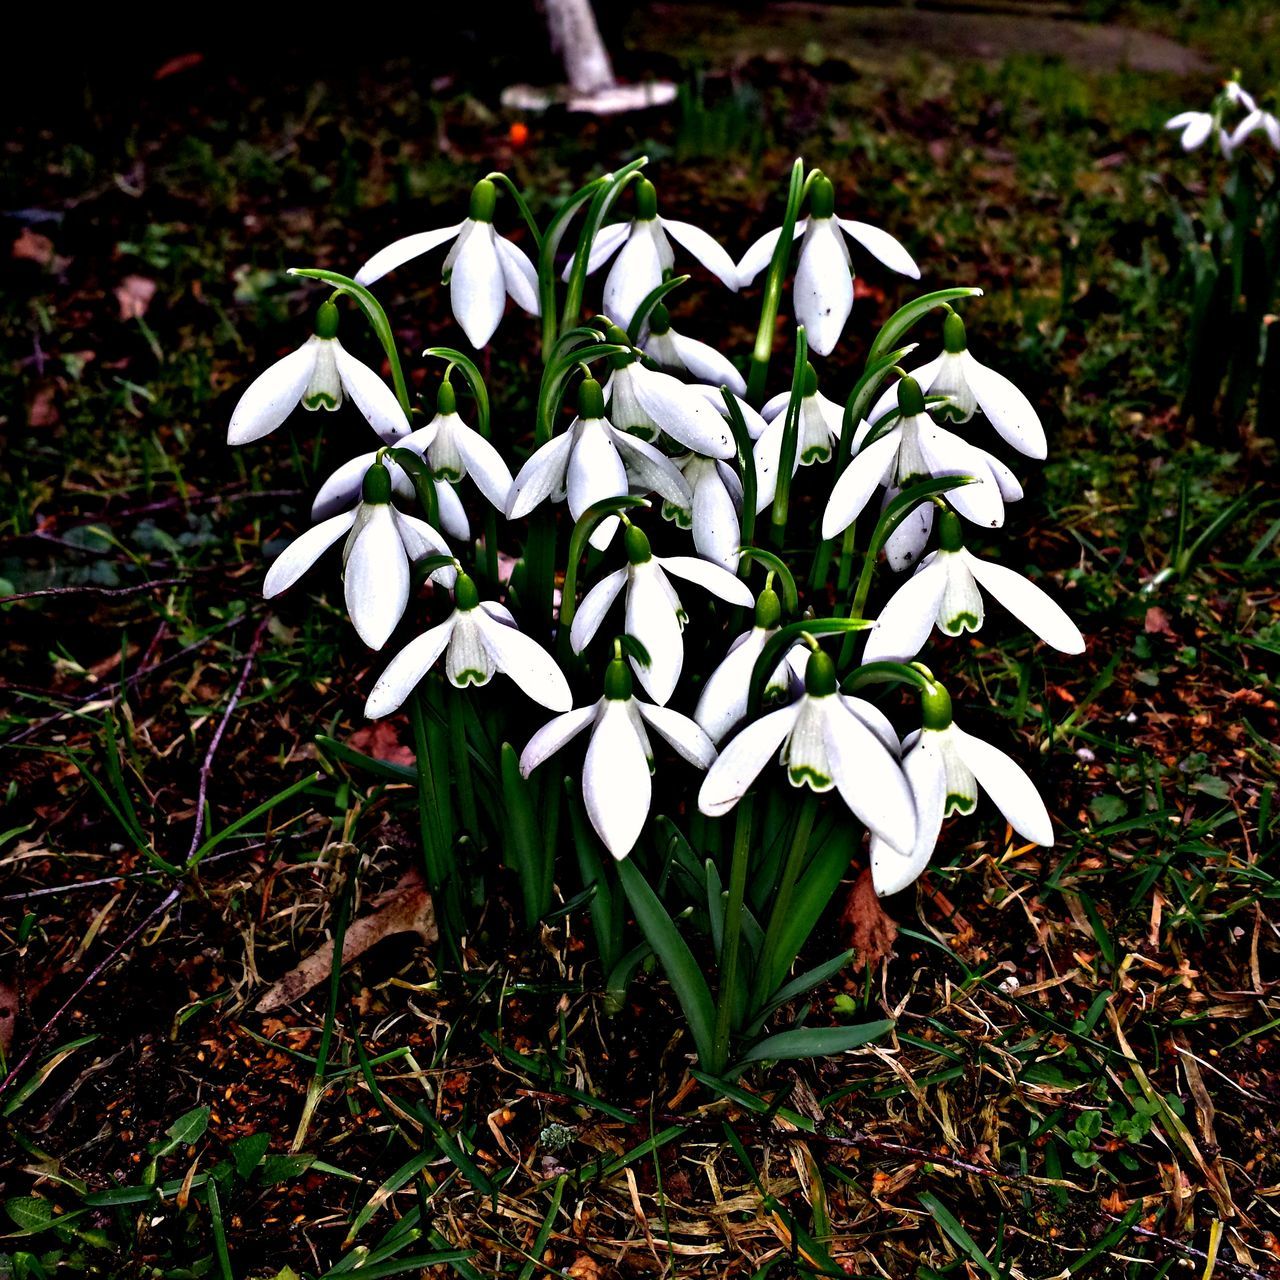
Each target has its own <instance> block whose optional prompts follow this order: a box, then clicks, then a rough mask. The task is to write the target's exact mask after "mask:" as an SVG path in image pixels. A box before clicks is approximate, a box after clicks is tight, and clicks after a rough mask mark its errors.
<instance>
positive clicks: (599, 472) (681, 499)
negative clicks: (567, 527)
mask: <svg viewBox="0 0 1280 1280" xmlns="http://www.w3.org/2000/svg"><path fill="white" fill-rule="evenodd" d="M633 491H635V492H642V493H651V492H654V491H656V492H658V493H660V494H662V496H663V497H664V498H666V499H668V500H669V501H671V502H675V503H677V504H679V505H680V506H687V505H688V503H689V502H690V501H691V499H692V494H691V493H690V491H689V486H688V484H687V483H686V481H685V478H684V476H683V475H682V474H681V472H680V471H679V469H678V468H677V467H676V465H675V464H674V463H673V462H672V461H671V460H670V459H669V458H668V457H667V456H666V454H664V453H662V452H661V450H659V449H656V448H654V446H653V445H651V444H649V443H647V442H646V441H644V440H641V439H639V438H638V437H637V436H633V435H630V434H628V433H627V432H625V431H619V430H618V429H617V428H616V427H614V425H613V424H612V423H611V422H610V421H609V420H608V418H606V417H605V412H604V393H603V391H602V390H601V387H600V384H599V383H598V382H596V380H595V379H594V378H584V379H583V382H582V385H581V387H579V389H578V416H577V417H576V418H575V419H574V420H573V422H572V423H571V424H570V426H569V429H568V430H567V431H565V432H564V433H563V434H561V435H558V436H556V437H555V438H554V439H552V440H548V441H547V443H546V444H544V445H542V446H541V448H539V449H537V450H536V451H535V452H534V453H533V455H532V457H530V458H529V460H528V461H527V462H526V463H525V464H524V466H523V467H521V468H520V473H519V474H518V475H517V476H516V478H515V481H514V482H513V483H512V486H511V496H510V498H509V500H508V503H507V515H508V517H509V518H510V519H512V520H515V519H519V518H520V517H521V516H527V515H528V514H529V512H531V511H532V510H533V509H534V507H536V506H537V505H538V504H539V503H540V502H543V501H545V500H546V499H548V498H550V499H551V500H552V501H553V502H563V501H564V499H565V497H566V496H567V497H568V499H569V512H570V514H571V515H572V516H573V518H574V519H575V520H577V519H579V518H580V517H581V516H582V513H583V512H584V511H586V510H587V508H588V507H591V506H593V505H594V504H595V503H597V502H600V501H601V500H602V499H604V498H617V497H622V496H623V495H625V494H628V493H631V492H633ZM618 524H619V521H618V517H617V516H608V517H606V518H605V519H604V520H602V521H601V522H600V523H599V524H598V525H596V527H595V529H594V530H593V532H592V534H591V545H592V546H593V547H596V548H598V549H600V550H603V549H604V548H605V547H607V546H608V545H609V543H610V542H611V541H612V540H613V535H614V533H615V532H616V531H617V528H618Z"/></svg>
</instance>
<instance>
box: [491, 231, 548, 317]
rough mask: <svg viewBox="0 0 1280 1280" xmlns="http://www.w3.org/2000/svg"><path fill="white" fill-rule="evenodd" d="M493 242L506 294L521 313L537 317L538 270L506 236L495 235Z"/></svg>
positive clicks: (538, 309)
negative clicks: (500, 265)
mask: <svg viewBox="0 0 1280 1280" xmlns="http://www.w3.org/2000/svg"><path fill="white" fill-rule="evenodd" d="M493 242H494V247H495V248H496V249H497V250H498V261H499V262H500V263H501V264H502V278H503V280H504V281H505V282H506V286H507V292H508V293H509V294H510V295H511V298H512V300H513V301H514V302H515V304H516V306H518V307H519V308H520V309H521V310H522V311H524V312H526V313H527V314H528V315H531V316H536V315H538V314H539V313H540V311H541V309H542V308H541V305H540V303H539V301H538V269H537V268H536V267H535V266H534V265H533V263H532V262H530V261H529V259H528V258H527V257H525V255H524V253H522V252H521V250H519V249H517V248H516V246H515V245H513V244H512V243H511V241H510V240H508V239H507V238H506V236H500V235H497V234H496V233H495V234H494V237H493Z"/></svg>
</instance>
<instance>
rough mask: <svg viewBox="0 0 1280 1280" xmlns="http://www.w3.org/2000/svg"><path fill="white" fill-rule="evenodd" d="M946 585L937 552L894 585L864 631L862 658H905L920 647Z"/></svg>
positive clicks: (945, 575)
mask: <svg viewBox="0 0 1280 1280" xmlns="http://www.w3.org/2000/svg"><path fill="white" fill-rule="evenodd" d="M946 589H947V566H946V562H945V561H944V560H943V558H942V557H941V556H938V557H937V558H936V559H934V560H933V561H931V562H930V563H929V564H926V565H924V566H922V567H921V569H920V571H919V572H918V573H917V574H916V575H915V576H914V577H912V578H908V579H907V581H906V582H904V583H903V584H902V586H900V587H899V588H898V590H897V591H896V592H894V594H893V598H892V599H891V600H890V601H889V603H888V604H886V605H885V606H884V608H883V609H881V610H880V614H879V616H878V617H877V619H876V625H875V626H874V627H873V628H872V629H871V630H870V631H869V632H868V633H867V647H866V649H865V650H864V651H863V655H862V660H863V662H889V661H893V662H909V661H910V660H911V659H912V658H914V657H915V656H916V654H917V653H919V652H920V650H921V649H922V648H923V647H924V642H925V641H926V640H927V639H928V638H929V633H930V632H931V631H932V630H933V625H934V623H935V622H936V621H937V618H938V608H939V606H940V605H941V603H942V595H943V592H944V591H946Z"/></svg>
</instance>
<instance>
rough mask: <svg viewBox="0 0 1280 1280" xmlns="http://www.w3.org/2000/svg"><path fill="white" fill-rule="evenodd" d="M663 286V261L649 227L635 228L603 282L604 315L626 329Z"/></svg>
mask: <svg viewBox="0 0 1280 1280" xmlns="http://www.w3.org/2000/svg"><path fill="white" fill-rule="evenodd" d="M661 283H662V259H661V257H660V256H659V252H658V245H657V242H656V241H655V239H654V237H653V234H652V231H651V230H650V226H649V224H648V223H644V222H637V223H634V224H633V225H632V230H631V235H630V236H629V237H628V238H627V243H626V244H624V245H623V246H622V252H621V253H619V254H618V256H617V258H616V259H614V263H613V266H612V267H610V268H609V274H608V276H607V277H606V278H605V282H604V310H605V314H606V315H607V316H608V317H609V319H610V320H612V321H613V322H614V323H615V324H617V325H618V326H620V327H621V328H623V329H625V328H627V327H628V326H629V325H630V324H631V320H632V317H633V316H634V315H635V313H636V308H637V307H638V306H639V305H640V304H641V303H642V302H643V301H644V300H645V298H646V297H647V296H648V295H649V294H650V293H652V292H653V290H654V289H656V288H657V287H658V286H659V285H660V284H661Z"/></svg>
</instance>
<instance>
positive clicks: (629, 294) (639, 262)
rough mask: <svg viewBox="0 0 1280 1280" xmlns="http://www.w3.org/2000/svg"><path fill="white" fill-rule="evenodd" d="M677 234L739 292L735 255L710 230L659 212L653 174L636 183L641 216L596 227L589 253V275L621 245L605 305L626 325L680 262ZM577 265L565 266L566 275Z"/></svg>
mask: <svg viewBox="0 0 1280 1280" xmlns="http://www.w3.org/2000/svg"><path fill="white" fill-rule="evenodd" d="M668 234H670V236H671V239H672V240H675V242H676V243H677V244H678V245H680V246H681V247H682V248H685V249H687V250H688V251H689V252H690V253H691V254H693V256H694V257H695V258H697V259H698V261H699V262H701V263H702V265H703V266H704V267H706V269H707V270H708V271H710V272H711V274H712V275H714V276H718V277H719V278H720V279H721V280H722V281H723V282H724V283H725V284H727V285H728V286H729V288H730V289H732V290H733V291H734V292H735V293H736V292H737V290H738V269H737V267H735V266H734V262H733V259H732V258H731V257H730V256H729V255H728V254H727V253H726V252H725V251H724V249H723V248H721V246H720V245H719V244H718V243H717V242H716V241H715V240H713V239H712V238H711V237H710V236H709V235H707V233H706V232H705V231H700V230H699V229H698V228H697V227H695V226H693V225H692V224H691V223H688V222H676V221H675V220H674V219H672V218H660V217H659V216H658V193H657V191H656V190H655V189H654V186H653V183H652V182H650V181H649V180H648V178H641V179H639V181H637V183H636V216H635V219H634V220H633V221H631V222H619V223H616V224H615V225H614V226H611V227H604V228H602V229H601V230H600V231H598V232H596V238H595V239H594V240H593V241H592V243H591V252H590V254H589V255H588V257H587V274H588V275H590V274H591V273H592V272H594V271H598V270H599V269H600V268H601V267H602V266H603V265H604V264H605V263H606V262H608V260H609V259H610V258H611V257H613V255H614V253H615V252H617V251H618V250H619V249H621V252H619V253H618V257H617V259H616V260H615V262H614V264H613V266H612V267H611V268H610V269H609V275H608V276H607V278H606V279H605V282H604V310H605V314H606V315H607V316H609V318H610V319H611V320H614V321H615V322H616V323H617V324H619V325H621V326H622V327H623V328H626V327H628V326H629V325H630V324H631V321H632V318H633V317H634V316H635V313H636V308H637V307H639V305H640V304H641V303H642V302H643V301H644V300H645V298H646V297H648V295H649V294H650V293H652V292H653V290H654V289H656V288H657V287H658V286H659V285H660V284H661V283H662V282H663V280H664V279H665V278H666V273H667V272H668V271H670V270H671V268H672V266H673V264H674V263H675V254H674V252H673V250H672V248H671V241H670V240H668V239H667V236H668ZM572 269H573V263H572V261H571V262H570V263H569V265H568V266H567V267H566V268H565V273H564V275H565V279H566V280H567V279H568V278H569V273H570V271H571V270H572Z"/></svg>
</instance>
